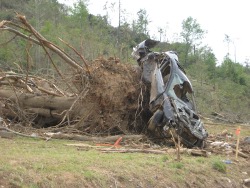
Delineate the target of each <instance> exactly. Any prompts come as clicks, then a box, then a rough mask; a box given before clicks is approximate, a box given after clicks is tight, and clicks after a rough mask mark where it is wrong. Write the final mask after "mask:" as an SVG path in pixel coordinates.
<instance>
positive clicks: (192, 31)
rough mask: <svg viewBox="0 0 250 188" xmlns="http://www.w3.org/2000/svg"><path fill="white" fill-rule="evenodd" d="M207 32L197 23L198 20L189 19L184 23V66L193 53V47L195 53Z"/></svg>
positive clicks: (182, 32)
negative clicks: (196, 47)
mask: <svg viewBox="0 0 250 188" xmlns="http://www.w3.org/2000/svg"><path fill="white" fill-rule="evenodd" d="M204 34H205V31H204V30H202V29H201V27H200V24H199V23H197V20H196V19H194V18H192V17H188V18H187V19H186V20H183V22H182V31H181V33H180V35H181V37H182V38H183V42H184V44H185V59H184V64H185V65H186V64H187V61H188V54H189V53H190V52H191V50H192V47H193V48H194V53H195V45H199V44H200V43H199V42H200V40H201V39H203V37H204Z"/></svg>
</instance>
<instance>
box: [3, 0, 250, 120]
mask: <svg viewBox="0 0 250 188" xmlns="http://www.w3.org/2000/svg"><path fill="white" fill-rule="evenodd" d="M15 11H16V12H18V13H21V14H23V15H25V16H26V18H27V20H29V22H30V23H31V24H32V25H33V26H34V27H35V28H36V30H38V31H39V32H40V33H41V34H42V35H43V36H45V37H46V38H47V39H48V40H50V41H52V42H53V43H55V44H57V45H58V46H60V47H62V48H64V47H65V50H67V46H66V45H65V43H62V42H60V40H59V38H61V39H62V40H63V41H66V42H67V43H69V44H70V45H71V46H74V48H75V49H77V50H78V51H79V52H80V53H82V54H83V56H84V57H85V58H86V59H87V60H89V61H91V60H93V59H95V58H98V57H100V56H102V57H104V58H109V57H118V58H119V59H120V61H121V62H122V63H131V64H136V61H135V60H133V59H132V57H131V55H130V54H131V52H132V49H133V47H134V46H136V45H137V44H138V43H140V42H141V41H143V40H145V39H147V38H152V37H151V36H149V34H148V33H149V32H148V23H149V21H148V19H147V18H148V15H147V12H146V10H143V9H141V10H138V13H137V15H138V17H137V19H135V20H133V21H132V23H128V22H127V21H126V18H124V17H122V15H120V18H119V26H118V27H113V26H112V25H110V23H109V16H108V14H107V15H105V16H96V15H93V14H91V12H89V11H88V4H87V1H78V3H76V4H75V5H74V6H73V7H67V6H66V5H64V4H61V3H59V2H58V1H57V0H18V1H17V0H1V1H0V21H2V20H14V19H15ZM106 11H107V13H108V11H109V10H108V9H107V10H106ZM121 14H122V13H121ZM161 34H163V30H161V29H159V35H160V36H161ZM205 34H206V31H204V30H203V29H202V28H201V27H200V25H199V23H198V22H197V20H196V19H195V18H192V17H188V18H187V19H185V20H183V22H182V31H181V32H180V33H179V36H180V38H181V41H178V42H173V43H168V42H165V41H163V42H162V43H160V44H159V45H158V46H157V48H156V49H154V51H167V50H174V51H176V52H177V53H178V56H179V61H180V63H181V64H182V66H183V67H184V68H185V69H186V72H187V75H188V77H189V78H190V79H191V82H192V84H193V86H194V89H195V95H196V100H197V101H196V102H197V106H198V111H199V113H200V114H201V115H202V116H204V117H210V116H212V115H213V116H214V115H218V114H219V115H220V119H224V120H226V121H230V122H244V123H245V122H249V121H250V113H249V109H250V63H249V62H244V64H242V63H241V64H240V63H238V62H237V61H236V60H232V59H230V58H229V53H228V54H225V57H224V60H223V62H217V60H216V57H215V55H214V53H213V49H211V48H210V47H209V46H207V45H202V40H203V38H204V37H205ZM160 38H161V37H160ZM225 42H226V43H227V44H228V45H229V44H230V36H227V35H225ZM50 53H51V56H52V57H53V61H54V63H55V64H56V65H57V66H58V67H60V69H61V70H65V71H66V70H67V67H64V66H65V65H64V64H63V63H62V62H61V61H62V60H61V59H60V58H59V57H58V56H57V55H56V54H53V53H52V52H50ZM69 53H71V52H69ZM72 56H74V54H72ZM76 58H77V57H76ZM0 69H1V70H2V71H14V72H20V71H21V72H22V73H23V71H26V72H29V73H32V74H37V75H43V77H46V76H47V77H51V76H55V75H56V72H55V71H54V69H53V67H52V64H51V63H50V60H49V57H48V56H47V55H46V54H45V53H44V51H43V49H42V47H39V46H37V45H35V44H32V43H31V42H29V41H27V40H24V39H22V38H19V37H14V35H13V34H11V33H9V32H3V31H1V32H0Z"/></svg>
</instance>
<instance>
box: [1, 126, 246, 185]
mask: <svg viewBox="0 0 250 188" xmlns="http://www.w3.org/2000/svg"><path fill="white" fill-rule="evenodd" d="M226 128H228V127H226ZM208 129H209V131H210V132H212V131H215V129H216V131H222V130H224V129H225V127H221V126H220V127H219V128H218V126H216V127H214V126H212V125H211V126H209V127H208ZM210 129H211V130H210ZM231 129H232V131H233V130H234V129H235V127H234V126H232V127H231ZM245 130H246V131H242V133H243V134H245V135H250V127H247V128H246V129H245ZM212 134H214V133H212ZM72 143H82V142H76V141H68V140H49V141H44V140H39V139H33V138H24V137H14V138H12V139H5V138H0V148H1V152H0V185H1V186H0V187H1V188H2V187H34V188H35V187H44V188H45V187H46V188H48V187H105V188H106V187H242V182H243V179H246V178H249V177H250V164H249V163H250V162H249V158H248V159H243V158H239V161H238V162H234V163H233V164H225V163H224V162H222V161H223V160H225V159H226V158H227V157H228V156H226V155H218V154H213V153H212V154H211V155H210V156H209V157H194V156H191V155H188V154H183V155H181V161H176V154H175V153H173V154H142V153H123V154H122V153H109V154H107V153H101V152H100V151H98V150H96V149H93V148H92V149H86V150H78V149H77V148H76V147H73V146H67V145H66V144H72ZM89 144H91V143H89ZM230 158H231V159H233V158H234V156H230Z"/></svg>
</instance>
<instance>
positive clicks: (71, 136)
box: [45, 133, 145, 143]
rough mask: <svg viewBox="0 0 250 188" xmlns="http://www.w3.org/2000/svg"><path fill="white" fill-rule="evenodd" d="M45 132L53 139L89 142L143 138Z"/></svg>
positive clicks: (138, 138) (140, 137)
mask: <svg viewBox="0 0 250 188" xmlns="http://www.w3.org/2000/svg"><path fill="white" fill-rule="evenodd" d="M45 134H46V135H47V136H49V137H50V138H53V139H67V140H77V141H91V142H98V143H107V142H111V143H114V142H115V141H117V139H119V138H120V137H122V138H123V140H142V139H145V136H144V135H115V136H107V137H94V136H85V135H76V134H63V133H45Z"/></svg>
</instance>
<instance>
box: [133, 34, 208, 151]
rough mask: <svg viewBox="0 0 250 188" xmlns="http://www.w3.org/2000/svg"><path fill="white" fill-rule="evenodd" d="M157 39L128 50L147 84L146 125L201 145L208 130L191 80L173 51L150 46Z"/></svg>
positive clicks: (202, 145)
mask: <svg viewBox="0 0 250 188" xmlns="http://www.w3.org/2000/svg"><path fill="white" fill-rule="evenodd" d="M158 43H159V42H158V41H155V40H151V39H147V40H145V41H143V42H141V43H140V44H138V45H137V46H136V47H135V48H134V49H133V52H132V56H133V57H134V58H135V59H136V60H137V62H138V64H139V66H140V67H141V68H142V80H143V82H144V84H146V85H148V86H149V87H148V88H149V89H148V92H149V95H150V102H149V110H150V111H151V112H152V114H153V115H152V117H151V118H150V119H149V121H148V127H147V129H148V131H149V132H151V133H152V134H154V133H156V132H158V133H159V132H160V134H161V135H165V136H166V137H167V136H169V135H170V133H171V135H172V136H173V135H178V136H179V138H180V140H181V143H183V144H184V145H185V146H187V147H204V144H205V141H206V138H207V137H208V133H207V131H206V129H205V128H204V125H203V122H202V121H201V120H200V118H199V116H198V114H197V112H196V105H195V101H194V91H193V87H192V84H191V82H190V81H189V79H188V77H187V76H186V73H185V71H184V69H183V68H182V67H181V66H180V64H179V61H178V56H177V54H176V53H175V52H173V51H167V52H160V53H159V52H152V51H151V50H150V49H151V48H153V47H154V46H155V45H157V44H158Z"/></svg>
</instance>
